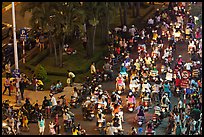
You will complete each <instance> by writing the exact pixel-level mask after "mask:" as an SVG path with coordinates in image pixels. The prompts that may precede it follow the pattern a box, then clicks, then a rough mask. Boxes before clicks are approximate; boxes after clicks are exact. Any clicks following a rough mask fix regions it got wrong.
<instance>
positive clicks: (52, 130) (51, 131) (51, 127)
mask: <svg viewBox="0 0 204 137" xmlns="http://www.w3.org/2000/svg"><path fill="white" fill-rule="evenodd" d="M54 127H55V124H54V123H53V122H52V121H50V123H49V128H50V134H51V135H56V132H55V128H54Z"/></svg>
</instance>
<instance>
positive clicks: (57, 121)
mask: <svg viewBox="0 0 204 137" xmlns="http://www.w3.org/2000/svg"><path fill="white" fill-rule="evenodd" d="M55 131H56V133H57V134H58V135H59V134H60V127H59V116H58V114H56V116H55Z"/></svg>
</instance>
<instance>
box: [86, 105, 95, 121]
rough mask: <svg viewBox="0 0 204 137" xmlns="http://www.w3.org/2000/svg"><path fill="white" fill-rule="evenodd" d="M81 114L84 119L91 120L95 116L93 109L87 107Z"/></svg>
mask: <svg viewBox="0 0 204 137" xmlns="http://www.w3.org/2000/svg"><path fill="white" fill-rule="evenodd" d="M85 109H87V108H85ZM83 115H84V119H85V120H89V121H92V120H93V119H94V118H95V115H94V109H92V108H90V109H87V110H86V113H85V114H83Z"/></svg>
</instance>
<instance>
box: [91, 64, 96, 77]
mask: <svg viewBox="0 0 204 137" xmlns="http://www.w3.org/2000/svg"><path fill="white" fill-rule="evenodd" d="M90 70H91V74H92V76H94V75H95V74H96V66H95V63H94V62H92V63H91V67H90Z"/></svg>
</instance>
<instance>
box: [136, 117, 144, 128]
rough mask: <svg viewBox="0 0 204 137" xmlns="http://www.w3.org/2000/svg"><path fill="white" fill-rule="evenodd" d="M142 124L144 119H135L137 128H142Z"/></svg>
mask: <svg viewBox="0 0 204 137" xmlns="http://www.w3.org/2000/svg"><path fill="white" fill-rule="evenodd" d="M143 123H144V118H143V116H138V119H137V124H138V126H139V127H142V125H143Z"/></svg>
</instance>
